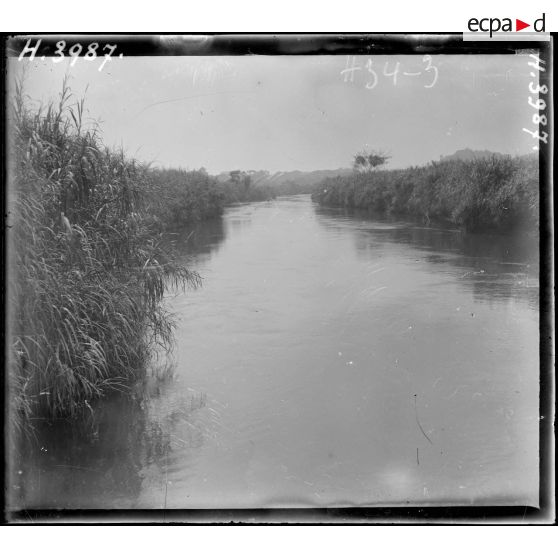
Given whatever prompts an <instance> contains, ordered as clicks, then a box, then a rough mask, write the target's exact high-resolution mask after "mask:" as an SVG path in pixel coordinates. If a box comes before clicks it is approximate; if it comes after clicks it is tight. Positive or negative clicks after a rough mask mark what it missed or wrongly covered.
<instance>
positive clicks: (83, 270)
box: [9, 84, 200, 426]
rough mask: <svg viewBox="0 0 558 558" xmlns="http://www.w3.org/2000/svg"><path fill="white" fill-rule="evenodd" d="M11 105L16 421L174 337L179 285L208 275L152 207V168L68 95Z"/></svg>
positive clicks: (73, 407)
mask: <svg viewBox="0 0 558 558" xmlns="http://www.w3.org/2000/svg"><path fill="white" fill-rule="evenodd" d="M70 99H71V94H70V92H69V91H68V89H67V87H66V85H65V84H64V86H63V90H62V93H61V96H60V102H59V103H58V104H57V105H54V104H50V105H48V106H47V107H46V108H45V107H42V108H39V109H36V110H32V109H30V108H29V107H28V106H27V105H28V104H27V102H26V101H25V99H24V95H23V93H22V91H21V86H20V85H19V84H18V85H17V87H16V91H15V99H14V103H13V106H12V111H11V120H12V121H11V123H10V124H11V126H10V130H11V132H12V143H11V146H10V150H11V153H10V161H11V162H13V165H12V167H11V173H10V177H9V179H10V193H11V200H10V205H11V208H10V209H11V214H12V216H13V218H12V222H11V229H10V237H9V242H10V244H9V253H10V255H11V259H10V262H9V263H10V269H11V270H12V273H11V275H10V278H9V294H10V339H9V340H10V344H11V349H12V351H11V355H10V357H11V358H10V380H11V382H10V386H9V387H10V396H11V399H10V400H11V401H12V404H13V407H12V410H13V411H14V412H13V414H12V419H14V420H15V423H16V426H18V425H21V424H23V422H22V420H21V419H22V417H23V419H25V418H26V417H27V418H29V417H30V416H31V415H42V416H50V417H52V416H63V415H72V414H75V413H76V412H78V411H79V410H80V409H83V408H84V407H85V408H87V407H88V406H89V401H91V400H92V399H94V398H95V397H98V396H100V395H102V394H103V393H104V392H105V391H106V390H109V389H122V388H124V387H125V386H126V385H127V383H128V382H129V381H130V380H132V379H134V378H136V377H137V376H138V374H141V373H142V370H143V369H144V366H145V364H146V362H147V360H148V359H149V357H150V354H151V352H152V350H153V348H154V347H155V346H157V345H160V346H162V347H165V348H169V347H170V345H171V343H172V320H171V317H170V315H169V314H168V312H167V311H166V310H165V307H164V305H162V299H163V295H164V293H165V290H166V289H167V288H169V287H170V286H174V287H184V286H186V285H191V286H195V285H198V284H199V281H200V279H199V276H198V275H197V274H196V273H194V272H191V271H189V270H187V269H186V268H184V267H182V266H180V265H178V264H177V263H176V262H175V259H174V256H173V254H172V253H171V252H169V250H168V249H167V248H163V246H164V244H163V242H162V237H161V234H160V233H159V232H157V230H156V229H155V228H154V227H153V223H152V220H151V219H149V218H148V217H147V215H146V213H145V212H144V206H143V197H144V196H143V191H144V189H145V188H146V187H147V185H148V184H149V178H150V175H149V172H148V169H147V168H146V167H145V166H143V165H141V164H139V163H138V162H136V161H134V160H132V159H129V158H127V157H126V156H125V154H124V153H123V152H121V151H120V152H116V151H113V150H110V149H108V148H107V147H105V146H103V144H102V142H101V139H100V137H99V130H98V129H97V128H96V127H89V128H86V127H85V126H84V122H83V111H84V109H83V101H82V102H79V103H77V104H74V105H72V106H70Z"/></svg>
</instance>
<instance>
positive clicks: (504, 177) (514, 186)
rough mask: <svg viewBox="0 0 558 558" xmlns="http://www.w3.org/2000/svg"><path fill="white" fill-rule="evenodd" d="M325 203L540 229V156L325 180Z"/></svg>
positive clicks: (469, 225) (320, 191)
mask: <svg viewBox="0 0 558 558" xmlns="http://www.w3.org/2000/svg"><path fill="white" fill-rule="evenodd" d="M312 198H313V199H314V200H315V201H317V202H318V203H320V204H322V205H332V206H342V207H352V208H362V209H367V210H371V211H374V212H378V213H386V214H392V215H411V216H416V217H419V218H421V219H422V220H423V221H424V222H427V223H429V222H430V220H431V219H435V220H440V221H449V222H451V223H453V224H455V225H458V226H461V227H463V228H464V229H466V230H469V231H476V230H485V229H489V230H501V231H507V230H510V229H513V228H518V227H527V228H536V227H538V222H539V221H538V219H539V218H538V213H539V172H538V160H537V157H536V156H535V155H533V156H523V157H515V158H512V157H506V156H492V157H486V158H479V159H474V160H471V161H459V160H449V161H442V162H433V163H431V164H429V165H426V166H424V167H412V168H408V169H403V170H389V171H388V170H384V171H375V172H369V173H354V174H352V175H349V176H345V177H341V176H338V177H336V178H329V179H326V180H325V181H323V182H321V183H320V184H319V185H318V186H317V187H316V189H315V191H314V193H313V194H312Z"/></svg>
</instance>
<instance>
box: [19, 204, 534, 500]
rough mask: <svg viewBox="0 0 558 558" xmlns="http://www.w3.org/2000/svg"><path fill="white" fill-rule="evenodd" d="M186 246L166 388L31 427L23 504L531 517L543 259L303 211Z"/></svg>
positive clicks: (248, 222)
mask: <svg viewBox="0 0 558 558" xmlns="http://www.w3.org/2000/svg"><path fill="white" fill-rule="evenodd" d="M177 243H178V247H179V249H180V251H181V253H182V254H183V258H184V261H186V262H188V263H190V264H191V265H192V267H193V268H195V269H197V270H198V271H199V272H200V273H201V275H202V276H203V278H204V284H203V288H201V289H199V290H197V291H195V292H192V291H188V292H186V293H184V294H180V295H177V296H174V297H172V298H169V305H170V307H171V308H172V310H173V311H174V312H175V313H176V315H177V319H178V328H177V332H176V337H177V347H176V351H175V355H174V360H175V366H174V369H173V372H172V377H168V376H167V375H165V374H164V373H161V374H160V378H159V379H157V378H151V379H150V380H149V382H148V383H147V385H146V386H144V388H142V389H143V390H145V392H143V391H142V393H140V394H138V397H137V398H135V399H129V398H123V397H112V398H109V399H108V400H106V401H104V402H103V403H102V404H101V405H99V406H98V409H97V413H96V415H95V417H91V424H90V425H88V426H87V428H86V426H85V425H76V424H68V423H64V422H63V421H61V422H60V424H57V425H55V426H54V427H50V428H47V427H42V428H40V429H39V436H40V437H39V445H38V447H37V449H36V451H32V452H30V454H29V455H28V456H27V457H26V460H25V463H24V466H22V468H21V469H20V470H19V471H16V481H15V486H16V487H17V488H15V493H16V494H17V495H18V498H19V499H20V500H19V501H20V503H21V504H22V505H24V506H26V507H29V508H41V507H43V508H57V507H61V508H68V507H69V508H107V509H110V508H116V507H122V508H138V507H139V508H163V507H167V508H242V507H253V508H255V507H278V506H280V507H282V506H289V507H294V506H312V507H314V506H318V507H324V506H344V505H348V506H358V505H399V504H403V505H404V504H407V503H412V504H420V505H467V504H476V505H483V504H487V505H537V503H538V404H539V400H538V385H539V383H538V377H539V355H538V348H539V342H538V337H539V330H538V327H539V324H538V319H539V309H538V292H539V290H538V254H537V245H536V242H533V241H532V240H529V239H527V238H511V237H503V236H488V235H472V234H464V233H460V232H457V231H450V230H442V229H438V228H435V227H432V228H426V227H420V226H417V225H415V224H410V223H406V222H401V221H389V220H378V219H371V218H364V217H361V216H355V215H352V216H351V215H347V214H346V213H345V212H343V211H340V210H326V209H322V208H318V207H316V206H315V205H314V204H313V203H312V202H311V200H310V199H309V197H308V196H294V197H289V198H280V199H278V200H275V201H272V202H265V203H257V204H247V205H241V206H237V207H232V208H229V209H227V211H226V213H225V216H224V218H223V220H219V221H214V222H210V223H206V224H203V225H202V226H200V227H199V228H198V229H197V231H196V232H195V234H193V235H190V234H189V232H188V234H184V235H183V236H179V237H178V240H177ZM86 431H88V432H90V433H89V434H88V435H87V436H85V435H84V432H86ZM18 473H19V476H17V475H18Z"/></svg>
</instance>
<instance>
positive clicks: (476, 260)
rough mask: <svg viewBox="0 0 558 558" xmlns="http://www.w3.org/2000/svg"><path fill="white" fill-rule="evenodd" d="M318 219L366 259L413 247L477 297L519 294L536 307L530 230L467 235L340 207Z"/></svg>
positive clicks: (533, 242)
mask: <svg viewBox="0 0 558 558" xmlns="http://www.w3.org/2000/svg"><path fill="white" fill-rule="evenodd" d="M316 212H317V214H318V216H319V217H318V221H319V222H320V224H321V225H322V226H323V227H325V228H326V229H328V230H331V231H339V230H344V229H349V230H350V231H351V232H353V233H355V232H356V234H355V246H356V248H357V251H358V253H359V254H360V255H361V257H362V258H364V259H369V258H374V257H376V256H377V255H378V253H379V252H381V251H384V250H389V249H390V248H389V247H390V245H393V244H402V245H405V246H412V247H413V248H415V249H416V258H415V261H416V262H428V263H430V264H432V265H433V266H434V267H438V268H439V269H434V270H433V271H435V272H437V273H443V272H444V268H455V269H453V272H452V275H453V276H454V277H455V278H456V279H458V280H459V281H460V282H462V283H465V284H466V287H467V289H469V290H470V291H471V292H472V293H473V294H474V296H475V299H477V300H485V301H491V300H494V299H502V300H506V299H510V298H519V299H522V300H526V301H527V302H528V303H529V305H530V306H531V307H532V308H533V309H535V310H538V305H539V273H538V258H539V253H538V239H537V238H536V236H535V235H533V234H527V233H524V232H517V233H516V234H515V235H497V234H471V233H466V232H464V231H460V230H456V229H445V228H437V227H435V226H432V227H424V226H421V225H420V224H416V225H413V224H412V223H409V222H403V221H399V220H396V219H389V218H386V217H381V216H380V217H378V216H374V217H373V218H372V217H370V216H369V215H367V214H365V213H364V212H358V211H354V210H347V209H339V208H321V207H317V208H316Z"/></svg>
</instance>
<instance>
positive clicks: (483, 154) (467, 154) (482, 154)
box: [440, 148, 505, 161]
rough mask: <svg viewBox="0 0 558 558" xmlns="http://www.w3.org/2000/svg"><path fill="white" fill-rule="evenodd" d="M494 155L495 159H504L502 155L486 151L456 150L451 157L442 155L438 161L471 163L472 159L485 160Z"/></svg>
mask: <svg viewBox="0 0 558 558" xmlns="http://www.w3.org/2000/svg"><path fill="white" fill-rule="evenodd" d="M493 155H495V156H496V157H505V155H504V154H502V153H497V152H496V151H488V150H486V149H479V150H475V149H469V148H465V149H458V150H457V151H456V152H455V153H454V154H453V155H445V156H444V155H442V156H440V161H472V160H473V159H487V158H489V157H492V156H493Z"/></svg>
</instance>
